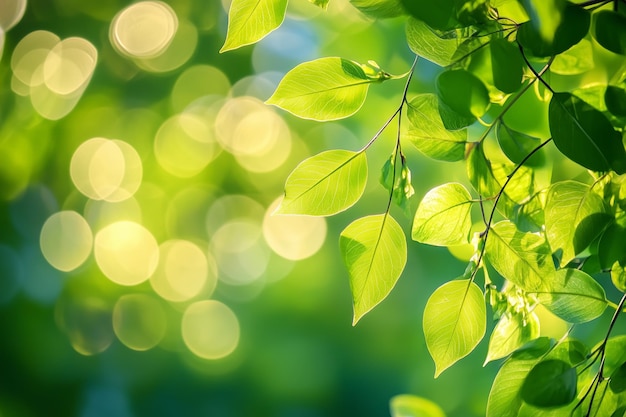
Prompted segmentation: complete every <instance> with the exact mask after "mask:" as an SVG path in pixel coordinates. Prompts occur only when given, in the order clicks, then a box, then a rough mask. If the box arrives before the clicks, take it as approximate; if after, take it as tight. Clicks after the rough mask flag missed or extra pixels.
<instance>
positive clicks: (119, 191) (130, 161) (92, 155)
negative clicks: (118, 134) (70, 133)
mask: <svg viewBox="0 0 626 417" xmlns="http://www.w3.org/2000/svg"><path fill="white" fill-rule="evenodd" d="M142 175H143V168H142V163H141V159H140V157H139V154H138V153H137V151H136V150H135V149H134V148H133V147H132V146H131V145H129V144H128V143H126V142H123V141H121V140H110V139H105V138H92V139H89V140H87V141H85V142H83V143H82V144H81V145H80V146H79V147H78V148H77V149H76V151H75V152H74V154H73V155H72V160H71V163H70V176H71V178H72V181H73V182H74V185H75V186H76V188H77V189H78V190H79V191H80V192H81V193H83V194H84V195H85V196H87V197H89V198H91V199H93V200H107V201H113V202H115V201H122V200H125V199H127V198H129V197H131V196H132V195H133V194H135V192H136V191H137V189H138V188H139V186H140V185H141V179H142Z"/></svg>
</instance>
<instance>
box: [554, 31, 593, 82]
mask: <svg viewBox="0 0 626 417" xmlns="http://www.w3.org/2000/svg"><path fill="white" fill-rule="evenodd" d="M594 65H595V63H594V61H593V50H592V49H591V42H590V41H588V40H587V39H583V40H581V41H580V42H579V43H577V44H576V45H574V46H572V47H571V48H569V49H568V50H567V51H565V52H563V53H560V54H558V55H557V56H556V57H555V58H554V61H553V62H552V65H551V66H550V71H552V72H554V73H555V74H561V75H576V74H582V73H583V72H587V71H589V70H591V69H593V68H594Z"/></svg>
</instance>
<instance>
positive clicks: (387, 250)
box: [339, 214, 407, 325]
mask: <svg viewBox="0 0 626 417" xmlns="http://www.w3.org/2000/svg"><path fill="white" fill-rule="evenodd" d="M339 249H340V250H341V254H342V255H343V260H344V263H345V264H346V266H347V267H348V272H349V274H350V288H351V290H352V300H353V305H354V319H353V322H352V324H353V325H354V324H356V323H357V322H358V321H359V319H361V317H363V316H364V315H365V314H366V313H367V312H369V311H370V310H371V309H373V308H374V307H375V306H376V305H377V304H378V303H380V302H381V301H382V300H384V299H385V297H387V295H388V294H389V293H390V292H391V290H392V289H393V287H394V285H395V284H396V281H397V280H398V278H399V277H400V274H401V273H402V270H403V269H404V265H405V264H406V258H407V249H406V238H405V236H404V232H403V231H402V228H401V227H400V225H399V224H398V223H397V222H396V221H395V220H394V218H393V217H391V216H390V215H389V214H379V215H374V216H366V217H362V218H360V219H357V220H355V221H354V222H352V223H350V225H348V227H346V228H345V229H344V231H343V232H341V236H340V238H339Z"/></svg>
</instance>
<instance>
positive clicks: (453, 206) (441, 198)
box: [411, 183, 472, 246]
mask: <svg viewBox="0 0 626 417" xmlns="http://www.w3.org/2000/svg"><path fill="white" fill-rule="evenodd" d="M471 199H472V197H471V196H470V194H469V192H468V191H467V190H466V189H465V187H463V185H461V184H457V183H449V184H443V185H440V186H439V187H435V188H433V189H432V190H430V191H429V192H428V193H426V195H425V196H424V198H423V199H422V201H421V203H420V205H419V207H418V208H417V211H416V212H415V219H414V220H413V230H412V234H411V236H412V237H413V240H416V241H418V242H421V243H427V244H430V245H438V246H448V245H460V244H463V243H468V235H469V232H470V229H471V227H472V220H471V218H470V209H471V202H472V201H471Z"/></svg>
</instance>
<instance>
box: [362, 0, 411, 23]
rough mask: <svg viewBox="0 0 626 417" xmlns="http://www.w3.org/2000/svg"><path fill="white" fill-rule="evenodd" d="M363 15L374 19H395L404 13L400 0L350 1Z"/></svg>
mask: <svg viewBox="0 0 626 417" xmlns="http://www.w3.org/2000/svg"><path fill="white" fill-rule="evenodd" d="M350 3H352V5H353V6H354V7H356V8H357V9H359V10H360V11H362V12H363V13H364V14H366V15H368V16H371V17H373V18H376V19H384V18H387V17H396V16H400V15H403V14H404V13H406V12H405V10H404V7H403V6H402V1H401V0H350Z"/></svg>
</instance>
